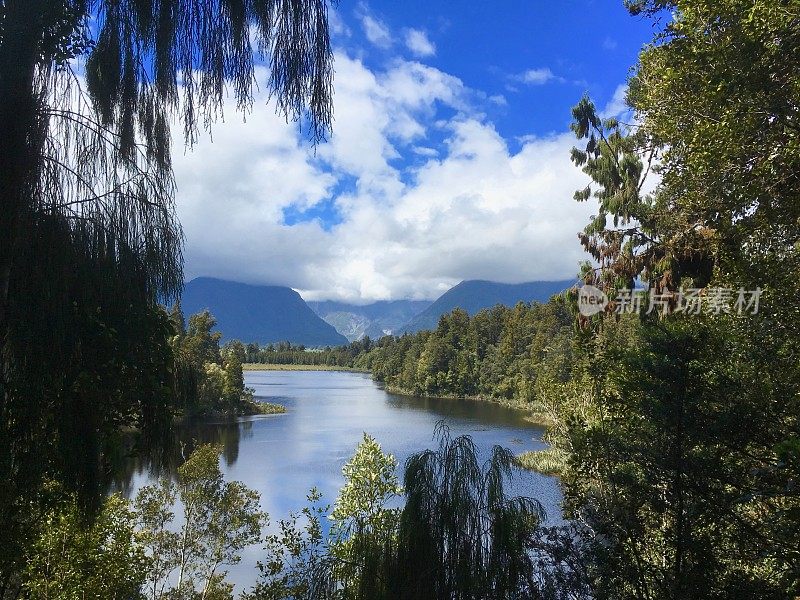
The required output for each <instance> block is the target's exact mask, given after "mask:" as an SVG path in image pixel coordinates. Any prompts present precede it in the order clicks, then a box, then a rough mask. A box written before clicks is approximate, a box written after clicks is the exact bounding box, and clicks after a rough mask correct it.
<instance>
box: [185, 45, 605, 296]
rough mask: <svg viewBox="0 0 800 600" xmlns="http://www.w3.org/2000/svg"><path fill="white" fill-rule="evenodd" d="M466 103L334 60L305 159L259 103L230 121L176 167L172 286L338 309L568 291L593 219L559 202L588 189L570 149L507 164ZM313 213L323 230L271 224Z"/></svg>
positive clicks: (567, 142) (404, 74)
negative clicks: (323, 138)
mask: <svg viewBox="0 0 800 600" xmlns="http://www.w3.org/2000/svg"><path fill="white" fill-rule="evenodd" d="M481 97H482V96H481V95H480V94H477V93H475V92H474V91H472V90H469V89H468V88H467V87H466V86H464V84H463V83H462V82H461V81H460V80H459V79H458V78H456V77H453V76H451V75H449V74H447V73H444V72H442V71H440V70H438V69H435V68H432V67H429V66H426V65H422V64H420V63H418V62H414V61H406V60H395V61H393V62H391V63H390V64H389V65H388V66H386V67H384V68H383V69H381V70H373V69H370V68H368V67H367V66H366V65H365V64H364V63H363V62H361V61H360V60H358V59H355V58H353V57H351V56H348V55H347V54H345V53H343V52H338V53H337V55H336V95H335V115H336V121H335V124H334V134H333V136H332V138H331V140H330V141H329V142H328V143H326V144H323V145H321V146H320V147H318V148H317V149H316V151H314V149H312V148H309V147H308V144H307V143H305V142H304V141H303V136H302V135H301V134H300V133H299V132H298V130H297V127H296V126H292V125H287V124H286V123H285V121H284V120H283V119H282V118H281V117H279V116H277V115H275V113H274V107H273V106H271V105H268V104H267V102H266V100H267V99H266V97H264V96H261V97H259V98H257V101H256V105H255V107H254V109H253V112H252V114H250V115H249V116H248V118H247V122H246V123H242V122H241V117H239V116H238V115H236V116H234V115H235V113H233V111H232V110H231V111H230V113H229V119H228V121H227V122H225V123H220V124H218V125H217V126H215V127H214V130H213V143H212V141H211V139H208V138H204V139H202V140H201V141H200V142H199V143H198V145H197V146H196V147H195V149H194V151H193V152H189V153H187V154H185V155H181V154H180V153H179V152H176V156H175V173H176V177H177V183H178V195H177V201H178V212H179V216H180V218H181V220H182V223H183V225H184V229H185V233H186V240H187V246H186V258H187V265H186V270H187V275H188V276H189V277H194V276H199V275H207V276H216V277H222V278H227V279H233V280H239V281H245V282H254V283H272V284H280V285H288V286H291V287H294V288H295V289H298V290H300V291H301V293H302V294H303V295H304V297H306V298H307V299H323V298H337V299H343V300H351V301H370V300H378V299H389V298H432V297H436V296H438V295H439V294H441V293H442V291H444V290H445V289H447V288H448V287H450V286H452V285H454V284H455V283H457V282H458V281H460V280H462V279H475V278H481V279H491V280H495V281H504V282H520V281H529V280H534V279H561V278H567V277H571V276H573V275H574V274H575V272H576V271H577V266H576V265H577V263H578V262H579V261H580V260H582V259H584V258H585V256H584V255H583V253H582V251H581V248H580V245H579V244H578V242H577V240H576V232H577V231H579V230H581V229H582V228H583V227H584V226H585V224H586V222H587V220H588V218H589V215H590V213H591V211H592V206H591V205H590V203H577V202H575V201H573V200H572V194H573V192H574V190H575V189H578V188H581V187H584V186H585V185H586V183H587V181H586V177H585V176H584V175H583V174H582V173H580V171H579V170H578V169H576V168H575V167H574V166H573V165H572V163H571V162H570V160H569V149H570V147H571V146H572V145H573V142H574V140H573V138H572V136H571V134H569V133H567V132H564V133H563V134H560V135H552V136H548V137H539V138H537V137H526V138H525V139H524V140H523V141H522V142H520V143H519V144H515V148H516V149H514V150H512V149H511V148H510V147H509V145H508V144H507V143H506V140H505V139H504V138H503V137H502V136H501V135H500V134H499V133H498V131H497V130H496V128H495V127H494V125H493V124H492V123H491V122H490V121H489V120H487V118H486V117H485V116H484V114H483V112H482V110H481V108H482V106H481V105H480V103H481V102H487V100H485V99H484V100H481ZM476 98H477V100H476ZM473 104H475V105H473ZM320 203H326V205H331V206H332V207H333V209H334V210H335V211H336V212H337V215H338V218H337V221H338V224H337V225H334V226H332V227H327V228H326V227H323V224H322V223H321V222H319V221H318V220H314V219H311V220H306V221H302V222H299V223H296V224H294V225H287V224H285V223H284V220H283V214H284V211H285V210H286V209H289V208H291V209H293V210H294V211H300V213H302V212H303V211H306V210H308V209H310V208H312V207H314V206H318V205H319V204H320Z"/></svg>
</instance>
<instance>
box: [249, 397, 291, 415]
mask: <svg viewBox="0 0 800 600" xmlns="http://www.w3.org/2000/svg"><path fill="white" fill-rule="evenodd" d="M250 408H251V409H252V411H253V412H252V413H251V414H254V415H282V414H283V413H285V412H286V407H285V406H284V405H283V404H275V403H274V402H258V401H257V400H253V401H252V402H250Z"/></svg>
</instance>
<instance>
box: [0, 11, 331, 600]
mask: <svg viewBox="0 0 800 600" xmlns="http://www.w3.org/2000/svg"><path fill="white" fill-rule="evenodd" d="M259 61H263V62H264V63H265V66H266V69H265V73H267V75H266V82H265V86H264V88H265V89H266V90H267V91H268V92H270V93H271V94H272V97H273V98H274V99H275V101H276V104H277V109H278V111H279V112H280V113H281V114H283V115H285V116H286V117H287V119H288V118H291V119H294V120H299V121H300V122H301V123H302V124H303V126H304V127H306V128H307V130H308V131H309V135H310V137H311V138H312V140H314V141H317V140H320V139H322V138H323V137H324V136H325V133H326V131H327V130H328V129H329V127H330V123H331V101H332V88H331V83H332V74H333V69H332V52H331V48H330V43H329V36H328V23H327V3H326V1H325V0H275V1H271V0H263V1H260V0H207V1H203V2H190V1H188V0H143V1H142V0H3V1H2V2H0V351H1V352H0V354H1V358H0V447H2V448H3V449H4V451H3V453H2V456H0V480H2V481H3V482H4V485H3V486H2V489H1V490H0V527H2V528H3V530H4V531H5V532H6V533H7V538H6V539H7V541H8V543H7V544H4V548H3V549H2V551H1V552H0V595H2V594H3V592H4V591H6V590H12V589H13V588H14V578H15V575H14V573H15V572H16V571H17V568H18V564H17V563H18V559H19V556H20V552H19V551H18V550H19V549H18V548H17V547H16V541H19V540H23V539H25V533H24V530H25V527H26V525H25V524H24V523H25V520H26V519H28V518H30V514H29V513H30V510H29V506H28V505H27V504H26V503H27V502H28V501H29V500H30V499H31V497H35V496H36V489H37V485H38V482H39V481H40V480H41V478H42V477H43V476H44V475H45V474H50V475H52V476H55V477H57V478H59V479H62V480H63V481H64V483H65V485H67V486H68V487H73V488H74V487H78V488H79V489H78V490H77V491H79V492H81V495H84V494H83V492H85V491H86V490H88V489H90V488H95V489H96V487H97V486H96V485H84V483H85V482H86V480H87V478H82V477H79V478H73V477H67V476H64V473H69V472H70V470H71V469H73V468H74V465H70V464H65V463H68V461H67V460H66V459H67V458H68V457H74V458H75V459H76V460H78V461H84V462H88V463H91V464H97V461H96V457H97V456H98V455H102V454H104V453H106V454H107V453H108V452H109V450H110V439H111V438H113V436H114V435H115V432H116V431H117V430H118V429H119V427H120V425H136V426H140V427H143V426H146V425H152V424H154V423H164V422H165V421H167V422H168V415H165V414H164V407H165V403H166V398H165V393H167V390H168V388H169V387H170V379H171V377H172V376H173V374H172V373H170V372H169V369H168V368H167V366H168V364H169V361H170V358H169V350H168V349H167V348H165V347H164V345H163V344H162V343H161V342H160V341H158V340H161V339H166V337H165V336H168V335H169V331H168V329H169V323H168V322H167V321H166V320H165V319H164V318H163V315H162V314H161V313H160V312H159V311H158V310H157V309H156V301H157V300H164V299H169V298H170V297H175V296H176V295H177V294H178V292H179V291H180V289H181V286H182V233H181V229H180V225H179V224H178V222H177V220H176V218H175V213H174V205H173V196H174V187H175V186H174V181H173V177H172V172H171V167H170V164H171V163H170V140H171V136H170V125H171V124H172V123H177V124H178V125H179V126H180V127H181V128H182V130H183V133H184V138H185V141H186V143H187V144H189V145H191V143H193V142H194V140H195V139H196V138H197V135H198V134H199V132H200V131H201V130H202V129H203V128H208V127H210V125H211V124H212V123H213V122H214V121H215V120H216V119H217V118H218V117H219V116H220V115H221V114H222V109H223V101H224V98H225V95H226V94H227V93H231V94H232V96H233V98H234V100H235V102H236V105H237V108H238V109H239V110H241V111H247V110H248V109H249V107H250V106H251V104H252V102H253V94H252V91H253V86H254V85H255V84H256V74H257V70H256V67H257V65H258V62H259ZM143 332H146V334H147V335H146V337H145V338H144V340H143V339H140V338H139V336H140V335H141V333H143ZM145 340H146V341H145ZM148 342H155V344H156V348H154V350H155V351H154V352H152V353H150V352H148V350H147V348H145V346H147V343H148ZM137 398H138V399H137ZM71 440H72V441H73V442H77V443H79V444H80V445H82V447H80V448H75V447H74V443H73V442H71ZM64 444H66V445H67V446H69V445H70V444H72V447H71V448H70V451H69V452H66V453H65V452H61V451H60V448H59V447H60V446H61V447H64ZM95 471H96V469H95ZM86 472H87V473H91V469H86ZM92 479H93V480H94V481H97V480H98V478H97V477H94V476H92ZM26 507H27V508H26ZM15 565H16V566H15Z"/></svg>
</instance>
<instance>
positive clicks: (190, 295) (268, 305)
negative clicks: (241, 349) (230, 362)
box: [181, 277, 347, 346]
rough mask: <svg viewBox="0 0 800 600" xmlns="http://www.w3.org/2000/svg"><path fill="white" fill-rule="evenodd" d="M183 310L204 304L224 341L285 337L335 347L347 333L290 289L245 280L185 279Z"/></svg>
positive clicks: (190, 310) (192, 310)
mask: <svg viewBox="0 0 800 600" xmlns="http://www.w3.org/2000/svg"><path fill="white" fill-rule="evenodd" d="M181 306H182V308H183V313H184V314H185V315H187V316H188V315H191V314H194V313H196V312H200V311H201V310H204V309H208V310H210V311H211V314H213V315H214V317H216V319H217V328H218V329H219V330H220V331H221V332H222V335H223V339H224V340H232V339H236V340H241V341H243V342H258V343H259V344H270V343H275V342H283V341H290V342H292V343H293V344H295V343H296V344H304V345H306V346H339V345H341V344H346V343H347V338H346V337H344V336H343V335H342V334H341V333H339V332H337V331H336V329H335V328H334V327H333V325H330V324H328V323H326V322H325V321H323V320H322V319H320V318H319V317H318V316H317V314H316V313H315V312H314V311H313V310H311V309H310V308H309V307H308V304H306V303H305V301H304V300H303V298H301V297H300V294H298V293H297V292H295V291H294V290H293V289H292V288H288V287H282V286H277V285H247V284H244V283H236V282H233V281H223V280H221V279H212V278H210V277H198V278H196V279H192V280H191V281H190V282H189V283H187V284H186V287H185V288H184V290H183V295H182V296H181Z"/></svg>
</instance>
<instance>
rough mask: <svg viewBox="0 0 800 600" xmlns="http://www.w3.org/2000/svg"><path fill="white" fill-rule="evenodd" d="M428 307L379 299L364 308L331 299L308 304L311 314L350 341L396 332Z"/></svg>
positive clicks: (426, 303)
mask: <svg viewBox="0 0 800 600" xmlns="http://www.w3.org/2000/svg"><path fill="white" fill-rule="evenodd" d="M430 304H431V302H430V301H429V300H382V301H379V302H373V303H372V304H366V305H364V306H358V305H355V304H347V303H344V302H335V301H331V300H324V301H317V302H308V305H309V306H310V307H311V309H312V310H313V311H314V312H315V313H317V314H318V315H319V316H320V317H322V318H323V319H324V320H325V322H327V323H330V324H331V325H333V326H334V327H335V328H336V331H338V332H339V333H341V334H342V335H344V336H345V337H347V339H348V340H350V341H355V340H360V339H361V338H363V337H364V336H369V337H370V338H372V339H377V338H380V337H382V336H384V335H388V334H390V333H396V332H397V331H398V329H399V328H400V327H401V326H403V325H405V324H406V323H408V322H409V321H410V320H411V319H412V318H413V317H414V316H415V315H417V314H418V313H420V312H421V311H423V310H425V309H426V308H427V307H428V306H430Z"/></svg>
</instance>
